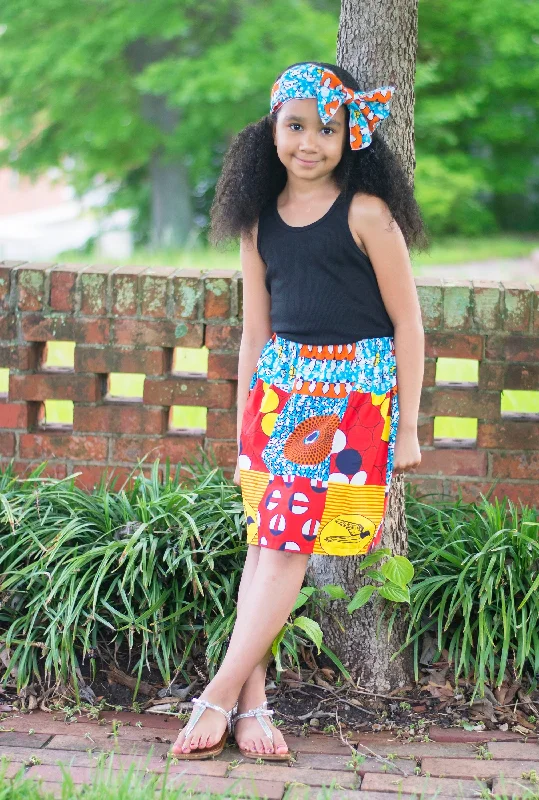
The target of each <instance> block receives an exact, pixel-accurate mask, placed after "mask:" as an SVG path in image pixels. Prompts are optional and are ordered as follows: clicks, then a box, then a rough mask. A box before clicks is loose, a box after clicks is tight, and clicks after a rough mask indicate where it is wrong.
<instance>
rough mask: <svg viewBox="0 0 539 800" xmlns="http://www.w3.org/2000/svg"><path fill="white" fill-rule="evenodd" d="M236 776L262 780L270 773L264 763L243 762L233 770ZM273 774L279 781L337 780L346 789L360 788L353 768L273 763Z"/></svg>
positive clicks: (312, 782) (315, 782) (309, 783)
mask: <svg viewBox="0 0 539 800" xmlns="http://www.w3.org/2000/svg"><path fill="white" fill-rule="evenodd" d="M232 775H233V776H234V778H254V779H255V780H257V781H258V780H262V779H264V778H265V777H267V775H268V767H266V766H264V765H262V764H246V763H245V762H243V763H241V764H240V765H239V767H235V768H234V770H233V771H232ZM271 776H272V777H273V778H274V780H277V781H283V782H284V781H288V782H291V781H298V782H299V783H305V784H306V785H307V786H329V784H330V783H331V781H336V782H337V783H338V784H339V785H340V786H342V787H343V788H344V789H357V788H359V778H358V776H357V775H355V774H354V772H353V771H352V770H346V771H345V770H326V769H323V770H322V769H320V770H317V769H308V768H305V769H302V768H301V767H285V766H279V765H278V764H272V765H271Z"/></svg>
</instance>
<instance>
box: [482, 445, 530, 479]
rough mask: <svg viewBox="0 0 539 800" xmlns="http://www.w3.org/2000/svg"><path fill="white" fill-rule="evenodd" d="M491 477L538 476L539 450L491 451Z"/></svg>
mask: <svg viewBox="0 0 539 800" xmlns="http://www.w3.org/2000/svg"><path fill="white" fill-rule="evenodd" d="M491 463H492V477H493V478H498V477H501V478H513V479H518V478H522V479H523V480H531V479H532V478H535V479H537V478H539V452H536V451H533V450H528V451H527V452H524V453H517V452H510V453H505V452H496V451H495V452H493V453H492V455H491Z"/></svg>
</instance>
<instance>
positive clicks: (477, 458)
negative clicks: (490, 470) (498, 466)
mask: <svg viewBox="0 0 539 800" xmlns="http://www.w3.org/2000/svg"><path fill="white" fill-rule="evenodd" d="M407 472H408V473H409V474H410V475H413V474H417V475H479V476H480V475H486V474H487V454H486V452H485V451H484V450H472V449H462V450H459V449H445V448H443V449H436V448H435V449H434V450H425V449H424V450H422V451H421V464H420V465H419V466H418V467H414V468H413V469H409V470H407Z"/></svg>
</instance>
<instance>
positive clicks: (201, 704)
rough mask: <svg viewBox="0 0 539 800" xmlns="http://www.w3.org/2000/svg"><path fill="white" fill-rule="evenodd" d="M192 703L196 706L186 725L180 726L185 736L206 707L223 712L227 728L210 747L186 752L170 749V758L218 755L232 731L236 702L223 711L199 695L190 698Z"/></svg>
mask: <svg viewBox="0 0 539 800" xmlns="http://www.w3.org/2000/svg"><path fill="white" fill-rule="evenodd" d="M191 702H192V703H195V705H196V706H197V707H196V708H195V710H194V712H193V714H192V716H191V719H190V720H189V722H188V723H187V725H186V726H185V727H184V728H182V730H183V731H184V733H185V738H187V736H189V734H190V733H191V732H192V730H193V728H194V727H195V725H196V724H197V722H198V721H199V719H200V717H201V716H202V714H203V713H204V712H205V710H206V709H207V708H212V709H213V710H214V711H220V712H221V714H224V715H225V717H226V726H227V730H226V731H225V732H224V733H223V735H222V736H221V739H220V740H219V741H218V742H217V743H216V744H214V745H213V746H212V747H203V748H202V749H200V750H191V751H188V752H187V753H173V752H172V751H170V756H171V758H178V759H193V758H211V756H218V755H219V753H222V752H223V750H224V747H225V744H226V740H227V738H228V734H229V733H232V730H233V723H232V718H233V716H234V713H235V711H236V709H237V708H238V704H237V703H236V704H235V705H234V708H231V709H230V711H225V709H224V708H221V706H216V705H214V704H213V703H208V701H207V700H202V699H201V698H200V697H193V699H192V700H191Z"/></svg>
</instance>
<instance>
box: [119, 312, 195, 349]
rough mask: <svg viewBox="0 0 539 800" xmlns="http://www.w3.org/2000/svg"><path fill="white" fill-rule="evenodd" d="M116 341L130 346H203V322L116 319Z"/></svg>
mask: <svg viewBox="0 0 539 800" xmlns="http://www.w3.org/2000/svg"><path fill="white" fill-rule="evenodd" d="M113 325H114V342H115V343H116V344H120V345H128V346H136V347H142V346H147V347H148V346H149V347H202V342H203V330H202V324H201V323H193V322H185V321H184V320H181V321H180V322H176V321H174V320H169V319H166V320H165V319H164V320H143V319H130V318H126V319H122V318H119V319H116V320H114V321H113Z"/></svg>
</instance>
